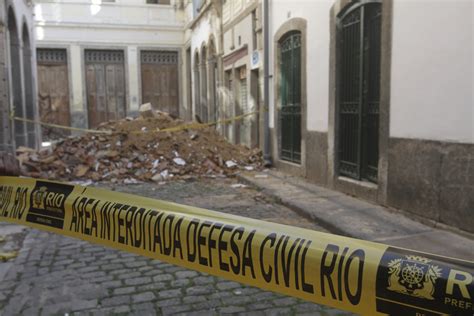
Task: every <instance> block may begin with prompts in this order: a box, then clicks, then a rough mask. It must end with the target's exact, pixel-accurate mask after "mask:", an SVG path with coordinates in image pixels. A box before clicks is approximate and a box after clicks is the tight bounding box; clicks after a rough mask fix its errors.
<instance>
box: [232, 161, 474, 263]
mask: <svg viewBox="0 0 474 316" xmlns="http://www.w3.org/2000/svg"><path fill="white" fill-rule="evenodd" d="M239 177H240V179H241V180H242V181H244V182H245V183H249V184H251V185H253V186H254V187H257V188H259V189H260V190H261V191H262V192H263V193H265V194H266V195H268V196H272V197H273V198H275V199H276V200H278V201H279V202H281V203H282V204H283V205H285V206H288V207H289V208H291V209H293V210H294V211H296V212H298V213H299V214H301V215H303V216H306V217H307V218H310V219H312V220H313V221H315V222H318V223H319V224H320V225H322V226H323V227H326V228H327V229H329V230H330V231H331V232H332V233H337V234H340V235H344V236H348V237H353V238H358V239H364V240H370V241H375V242H380V243H384V244H388V245H393V246H398V247H402V248H408V249H413V250H418V251H422V252H429V253H433V254H437V255H443V256H448V257H454V258H459V259H465V260H470V261H474V237H473V236H472V235H470V234H468V233H463V234H462V235H461V234H456V233H453V232H450V231H448V230H446V229H440V228H439V227H437V226H438V225H439V224H437V223H433V222H430V221H422V222H418V221H415V220H413V219H412V218H409V217H407V216H405V215H404V214H402V213H401V212H399V211H395V210H391V209H388V208H385V207H383V206H380V205H374V204H371V203H369V202H365V201H362V200H359V199H357V198H354V197H351V196H348V195H346V194H343V193H341V192H337V191H332V190H329V189H326V188H323V187H320V186H317V185H314V184H311V183H308V182H307V181H305V180H304V179H301V178H298V177H293V176H290V175H287V174H284V173H281V172H278V171H275V170H266V171H265V172H261V173H245V174H242V175H240V176H239ZM458 233H460V232H458Z"/></svg>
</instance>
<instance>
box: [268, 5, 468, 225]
mask: <svg viewBox="0 0 474 316" xmlns="http://www.w3.org/2000/svg"><path fill="white" fill-rule="evenodd" d="M270 16H271V22H270V34H271V40H272V43H273V44H272V45H270V47H271V53H270V58H271V59H272V60H271V61H270V65H272V66H273V67H272V68H271V74H270V79H269V80H270V81H271V83H270V87H271V91H270V95H271V97H270V100H269V102H270V105H271V106H270V116H271V119H270V128H271V130H272V133H271V134H272V158H273V160H274V165H275V166H277V167H278V168H279V169H281V170H285V171H287V172H290V173H292V174H297V175H300V176H303V177H306V178H308V179H309V180H311V181H313V182H315V183H318V184H322V185H324V186H328V187H330V188H333V189H337V190H340V191H343V192H346V193H348V194H351V195H355V196H359V197H362V198H364V199H367V200H371V201H375V202H378V203H380V204H383V205H387V206H389V207H394V208H397V209H401V210H405V211H407V212H410V213H412V214H414V215H415V216H418V217H420V218H425V219H430V220H433V221H435V222H441V223H444V224H448V225H451V226H456V227H459V228H461V229H464V230H466V231H470V232H474V217H473V216H472V211H473V210H474V186H473V184H474V182H473V181H474V180H473V179H474V177H473V175H474V173H473V168H474V160H473V156H474V144H473V143H474V130H473V127H474V116H473V104H474V99H473V92H472V90H473V89H472V87H473V58H472V56H473V51H472V50H473V46H472V45H466V43H471V44H472V38H473V37H472V36H473V34H472V32H473V3H472V2H471V1H465V0H458V1H449V2H448V1H440V2H436V3H434V2H433V3H430V4H429V5H426V3H425V2H424V1H398V0H393V1H388V0H384V1H377V0H374V1H348V0H338V1H334V0H327V1H303V2H296V3H295V2H289V1H288V2H287V1H271V2H270ZM420 16H424V17H426V19H424V20H423V22H421V21H420V20H419V17H420ZM428 25H430V26H429V27H428ZM440 38H443V39H444V40H443V44H442V45H440V43H439V39H440Z"/></svg>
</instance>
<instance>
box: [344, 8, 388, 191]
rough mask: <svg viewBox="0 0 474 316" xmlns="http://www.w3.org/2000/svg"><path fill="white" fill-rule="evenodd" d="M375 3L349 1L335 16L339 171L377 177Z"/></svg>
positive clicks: (377, 29) (361, 177) (364, 177)
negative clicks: (340, 12) (350, 3)
mask: <svg viewBox="0 0 474 316" xmlns="http://www.w3.org/2000/svg"><path fill="white" fill-rule="evenodd" d="M381 7H382V5H381V3H380V2H375V1H374V2H364V3H358V4H354V5H350V6H349V7H348V8H347V9H344V11H343V12H342V15H341V16H340V17H339V19H338V25H337V27H338V30H337V35H338V62H337V68H338V86H337V98H338V102H337V103H338V131H337V132H338V134H337V135H338V142H339V144H338V147H339V148H338V154H339V156H338V157H339V164H338V167H339V168H338V169H339V174H340V175H344V176H348V177H351V178H354V179H357V180H368V181H372V182H377V174H378V169H377V168H378V157H379V148H378V139H379V101H380V46H381V11H382V10H381V9H382V8H381Z"/></svg>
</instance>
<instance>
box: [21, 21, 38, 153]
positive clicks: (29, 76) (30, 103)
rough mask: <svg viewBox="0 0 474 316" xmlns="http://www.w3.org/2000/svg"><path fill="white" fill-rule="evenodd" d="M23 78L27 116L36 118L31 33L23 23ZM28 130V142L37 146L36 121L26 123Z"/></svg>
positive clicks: (32, 146) (32, 145) (31, 118)
mask: <svg viewBox="0 0 474 316" xmlns="http://www.w3.org/2000/svg"><path fill="white" fill-rule="evenodd" d="M22 39H23V78H24V84H25V111H26V118H27V119H30V120H34V118H35V105H34V98H33V69H32V63H31V56H32V53H31V45H30V33H29V31H28V26H27V24H26V23H23V34H22ZM26 132H27V144H28V146H29V147H31V148H35V147H36V132H35V124H34V123H29V122H28V123H26Z"/></svg>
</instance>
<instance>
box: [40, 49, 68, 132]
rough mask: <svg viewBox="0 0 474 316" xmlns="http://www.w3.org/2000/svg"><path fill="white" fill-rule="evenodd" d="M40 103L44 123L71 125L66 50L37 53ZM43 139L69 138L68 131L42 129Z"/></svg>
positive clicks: (44, 50) (49, 50) (46, 50)
mask: <svg viewBox="0 0 474 316" xmlns="http://www.w3.org/2000/svg"><path fill="white" fill-rule="evenodd" d="M37 62H38V102H39V112H40V117H41V119H40V120H41V121H42V122H46V123H53V124H60V125H67V126H69V125H70V123H71V116H70V111H69V80H68V69H67V54H66V50H65V49H43V48H40V49H38V51H37ZM42 133H43V139H45V140H46V139H53V138H57V137H63V136H67V135H68V134H69V133H68V132H67V131H66V130H61V129H57V128H50V127H44V126H43V127H42Z"/></svg>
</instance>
